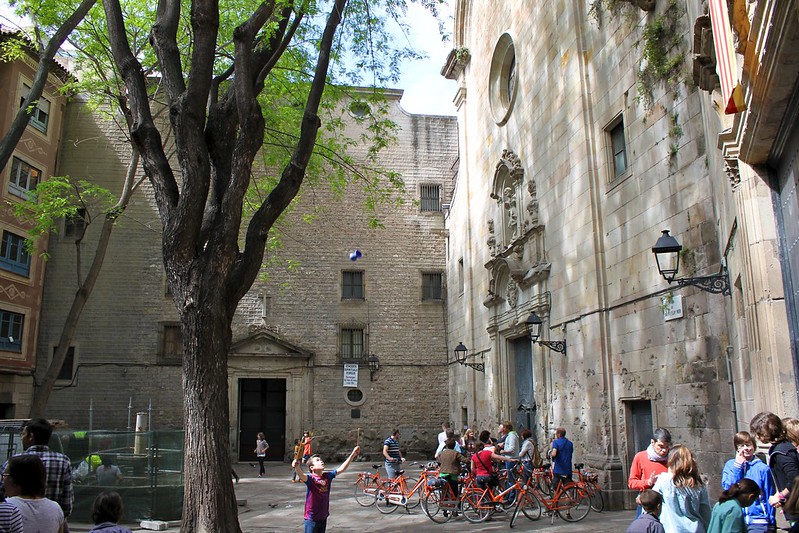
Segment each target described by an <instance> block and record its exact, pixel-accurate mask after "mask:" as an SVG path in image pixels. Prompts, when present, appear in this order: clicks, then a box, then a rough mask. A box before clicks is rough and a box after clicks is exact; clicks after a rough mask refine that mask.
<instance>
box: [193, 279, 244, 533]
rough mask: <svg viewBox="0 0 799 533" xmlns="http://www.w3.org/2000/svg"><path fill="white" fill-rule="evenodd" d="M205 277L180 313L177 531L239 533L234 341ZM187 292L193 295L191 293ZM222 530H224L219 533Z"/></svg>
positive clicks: (222, 305)
mask: <svg viewBox="0 0 799 533" xmlns="http://www.w3.org/2000/svg"><path fill="white" fill-rule="evenodd" d="M222 279H223V276H219V275H216V276H214V275H208V276H205V279H203V280H202V281H200V282H199V283H197V284H196V285H195V286H194V287H193V291H191V292H192V293H193V294H194V295H195V298H192V299H191V301H194V302H196V305H191V306H187V307H184V309H183V312H182V313H181V324H182V332H183V348H184V355H183V357H184V360H183V401H184V428H185V432H186V436H185V443H184V451H185V454H184V457H185V459H184V461H185V464H184V489H183V523H182V526H181V531H186V532H191V533H218V532H220V531H225V532H236V533H237V532H239V531H241V529H240V527H239V523H238V508H237V506H236V495H235V492H234V491H233V484H232V481H231V475H230V472H231V461H230V437H229V427H228V420H229V411H228V410H229V402H228V379H227V378H228V372H227V354H228V351H229V349H230V343H231V338H232V333H231V323H232V318H233V317H232V315H229V314H228V311H227V304H226V298H225V297H224V293H223V289H222V285H223V284H222V283H221V280H222ZM190 290H191V289H190ZM221 525H223V526H222V527H220V526H221Z"/></svg>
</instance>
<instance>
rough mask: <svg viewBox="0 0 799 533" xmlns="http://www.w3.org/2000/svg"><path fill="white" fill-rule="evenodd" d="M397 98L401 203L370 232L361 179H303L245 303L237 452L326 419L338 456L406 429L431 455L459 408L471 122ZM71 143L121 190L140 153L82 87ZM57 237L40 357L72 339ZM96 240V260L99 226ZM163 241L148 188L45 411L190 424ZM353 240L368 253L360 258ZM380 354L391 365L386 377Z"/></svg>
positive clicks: (234, 402)
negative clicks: (451, 223) (453, 347)
mask: <svg viewBox="0 0 799 533" xmlns="http://www.w3.org/2000/svg"><path fill="white" fill-rule="evenodd" d="M358 94H359V93H357V92H356V93H355V96H354V98H355V99H356V101H357V105H354V106H351V108H350V109H349V110H348V111H346V112H345V114H344V116H345V118H346V119H347V120H349V121H350V125H349V126H348V127H349V133H350V134H352V135H356V134H357V133H358V132H359V128H362V127H363V125H364V124H365V122H363V121H362V120H361V119H360V118H359V117H363V116H364V113H366V114H368V113H369V108H368V107H365V106H368V105H369V104H367V103H366V99H365V98H364V99H363V101H361V100H360V99H359V98H360V97H359V96H358ZM401 96H402V92H401V91H387V92H386V98H387V111H388V114H387V118H389V119H391V120H393V121H394V122H396V124H397V125H398V128H399V129H398V131H397V140H396V143H394V144H393V145H392V146H390V147H388V148H386V149H385V150H384V151H383V152H381V155H380V160H381V161H382V163H381V164H382V165H383V166H384V167H386V168H389V169H391V170H393V171H396V172H399V173H400V174H401V175H402V177H403V179H404V182H405V187H406V190H405V192H404V193H402V194H401V199H402V203H401V204H397V205H395V204H386V205H379V204H378V207H377V214H378V216H379V219H380V222H381V224H382V226H383V227H382V228H380V229H370V228H369V224H368V215H367V212H366V210H365V208H364V202H365V201H366V193H365V192H364V191H363V189H362V185H363V184H362V183H360V182H359V179H358V178H357V177H353V176H350V180H349V184H348V185H347V187H346V188H344V189H343V190H340V191H335V190H332V189H331V188H330V187H329V186H328V185H325V184H324V183H323V182H315V183H311V182H308V183H306V185H304V188H303V190H302V192H301V196H300V197H299V199H298V201H296V202H295V203H294V204H292V208H291V209H290V211H289V212H287V214H286V215H285V216H284V217H283V219H282V221H281V223H280V224H279V226H280V227H279V232H280V239H281V241H282V242H283V246H282V248H280V249H279V250H277V251H271V252H269V255H268V257H266V258H265V266H264V271H263V276H262V277H261V278H259V280H258V281H256V283H255V285H254V286H253V287H252V289H251V290H250V291H249V293H248V294H247V295H246V296H245V297H244V299H243V300H242V301H241V303H240V307H239V310H238V312H237V315H236V317H235V319H234V324H233V333H234V342H233V346H232V347H231V351H230V354H229V362H228V374H229V391H230V406H231V412H230V422H231V428H230V430H231V445H232V448H233V449H232V450H231V451H232V453H233V457H234V459H241V460H250V459H252V458H253V457H254V454H253V449H254V447H255V446H254V443H255V436H256V433H257V432H258V431H264V432H265V433H266V436H267V441H268V442H270V444H271V446H270V449H269V454H270V458H271V459H275V460H279V459H285V457H286V454H287V453H289V452H291V451H292V445H293V442H294V440H295V439H297V438H299V437H300V436H301V435H302V432H303V431H313V432H314V434H315V435H316V436H317V440H316V446H317V447H318V449H320V450H322V451H323V453H326V454H328V456H334V457H335V455H337V454H339V453H345V452H348V451H349V450H351V449H352V446H354V445H355V443H356V442H359V443H360V444H361V445H362V447H363V448H364V450H365V452H366V453H367V454H369V455H374V456H377V455H379V453H380V449H381V447H382V446H381V445H382V440H383V439H384V438H385V437H386V436H387V435H388V434H389V432H390V430H391V429H393V428H395V427H398V428H399V429H400V430H401V431H402V434H403V448H405V449H407V450H408V451H409V452H411V453H414V452H415V453H419V454H422V453H424V454H428V453H430V452H432V448H433V446H434V444H435V435H436V433H437V432H438V430H439V426H440V423H441V421H442V419H443V418H445V417H446V416H447V409H448V401H447V397H446V391H445V387H443V385H442V384H443V383H445V382H446V378H447V370H446V354H447V340H446V327H445V320H446V312H445V295H446V287H445V286H444V285H443V283H444V280H445V276H444V272H445V264H444V257H445V254H444V248H445V244H446V240H445V231H444V217H443V212H442V209H441V204H442V203H443V201H444V197H443V195H444V193H445V192H446V191H450V190H451V183H452V176H453V172H454V170H453V169H454V167H455V162H456V159H457V133H456V132H457V125H456V121H455V119H454V118H453V117H437V116H420V115H411V114H408V113H406V112H405V111H404V110H403V109H402V108H401V106H400V104H399V100H400V97H401ZM64 139H65V142H64V144H63V147H62V150H63V155H62V158H61V165H60V167H59V171H60V172H61V173H63V174H69V175H71V176H86V177H87V178H90V179H92V180H93V181H96V182H97V183H99V184H102V185H104V186H107V187H109V188H110V189H111V190H112V191H116V190H118V188H119V187H120V186H121V185H120V184H121V176H123V175H124V172H125V165H126V164H127V161H128V158H129V147H128V145H127V144H126V143H125V140H124V137H123V136H121V135H120V134H119V133H118V131H117V130H116V125H115V124H114V123H113V122H112V121H110V120H108V119H107V118H103V117H102V116H101V115H100V114H97V113H91V112H90V111H89V109H88V108H87V106H86V105H85V102H82V101H81V100H80V98H76V99H75V101H74V102H73V103H71V104H70V106H68V108H67V115H66V119H65V130H64ZM366 150H367V148H366V146H363V147H357V148H356V149H355V150H354V152H353V155H354V157H355V159H356V161H365V158H366ZM93 230H94V228H91V227H90V229H89V231H90V232H91V231H93ZM52 241H53V242H51V254H52V259H51V261H50V268H49V273H48V277H47V283H46V294H45V301H46V306H45V309H44V314H43V323H42V328H41V333H40V346H41V348H40V351H39V355H40V358H41V360H42V361H43V360H44V359H45V358H44V354H45V353H47V350H52V346H53V344H54V343H56V342H57V341H58V335H59V332H60V328H61V325H62V323H63V322H62V321H63V317H64V316H65V313H66V311H67V309H68V306H69V303H70V299H71V295H72V293H73V290H74V289H72V288H71V283H72V279H73V278H74V274H73V269H74V261H75V257H74V251H73V250H72V248H73V247H71V246H70V244H69V243H68V242H66V241H65V240H64V239H61V238H58V237H54V238H53V239H52ZM85 242H86V243H85V245H84V246H85V247H86V248H85V249H84V250H83V253H84V254H90V253H91V252H92V250H91V246H92V243H93V242H94V241H93V239H92V236H91V234H90V235H89V236H88V237H87V239H86V241H85ZM160 246H161V224H160V220H159V218H158V213H157V210H156V207H155V203H154V200H153V196H152V191H151V189H150V188H149V184H147V183H145V184H144V185H143V186H142V189H141V190H140V191H138V192H137V193H136V194H135V195H134V197H133V201H132V202H131V204H130V206H129V207H128V209H127V210H126V211H125V213H124V215H123V216H122V217H121V219H120V221H119V223H118V225H117V227H116V229H115V230H114V235H113V237H112V240H111V244H110V248H109V251H108V258H107V260H106V264H105V267H104V269H103V272H102V274H101V275H100V278H99V280H98V282H97V287H96V289H95V294H94V295H93V296H92V298H91V299H90V300H89V302H88V304H87V306H86V309H85V311H84V314H83V317H82V319H81V322H80V325H79V328H78V332H77V334H76V336H75V340H74V345H75V365H74V371H73V374H72V376H71V379H69V380H65V381H63V382H60V383H59V385H60V386H59V387H58V388H57V390H56V391H54V392H53V395H52V397H51V400H50V403H49V406H48V410H47V415H48V416H50V417H53V418H61V419H64V420H66V421H67V422H68V423H69V424H70V425H71V426H73V427H83V428H85V427H87V425H88V424H89V423H90V420H91V423H92V424H93V426H94V427H95V428H100V427H102V428H124V427H126V425H128V426H129V425H130V424H131V422H130V420H131V418H130V416H129V414H130V412H133V414H134V415H135V413H136V412H142V411H144V412H149V413H151V415H152V416H151V421H150V422H151V424H152V425H153V427H154V428H164V427H181V426H182V421H183V409H182V397H183V396H182V392H181V368H180V362H181V352H180V350H181V343H180V332H179V329H178V322H177V313H176V311H175V309H174V306H173V303H172V300H171V298H170V297H169V295H168V294H167V291H166V281H165V275H164V269H163V264H162V258H161V253H160V249H161V248H160ZM356 249H357V250H360V253H361V257H360V258H358V259H356V260H355V261H353V260H351V259H350V254H351V252H353V251H355V250H356ZM371 356H373V357H371ZM370 357H371V359H372V361H373V362H374V359H375V358H376V359H377V362H379V368H378V369H377V370H376V371H370V368H369V359H370ZM345 364H346V365H355V366H347V367H346V370H345ZM42 370H43V367H42V366H41V365H40V367H39V368H38V371H40V372H41V371H42ZM434 390H438V391H439V394H433V393H431V391H434ZM133 420H135V416H134V417H133Z"/></svg>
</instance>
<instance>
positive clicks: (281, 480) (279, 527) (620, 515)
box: [70, 462, 634, 533]
mask: <svg viewBox="0 0 799 533" xmlns="http://www.w3.org/2000/svg"><path fill="white" fill-rule="evenodd" d="M366 464H367V463H362V462H361V463H359V462H356V463H353V464H352V465H351V466H350V468H349V470H347V472H345V473H344V474H342V475H341V476H339V477H337V478H336V479H335V480H334V481H333V484H332V492H331V499H330V518H329V519H328V522H327V530H328V531H331V532H341V531H363V532H369V531H380V532H395V531H396V532H404V531H413V532H414V533H419V532H428V531H429V532H433V531H438V532H446V531H459V532H464V531H509V530H510V529H509V521H510V516H508V515H507V514H499V513H498V514H496V515H494V517H493V519H492V520H491V521H489V522H484V523H482V524H471V523H469V522H467V521H466V520H464V519H462V518H457V519H453V520H450V521H449V522H448V523H446V524H435V523H433V522H432V521H430V519H429V518H427V517H426V516H425V514H424V512H423V511H422V509H421V506H420V507H417V508H416V509H412V510H411V511H410V512H406V511H405V510H404V509H398V510H397V511H395V512H394V513H392V514H389V515H383V514H380V513H379V512H378V511H377V509H375V508H373V507H361V506H359V505H358V504H357V503H356V502H355V498H354V497H353V482H354V480H355V477H356V475H357V473H358V472H360V471H362V470H364V469H365V468H364V467H365V465H366ZM333 466H338V465H337V464H334V465H333ZM235 469H236V471H237V472H238V474H239V475H240V476H241V481H240V482H239V483H238V484H236V485H235V488H236V496H237V497H238V499H239V503H240V506H239V523H240V524H241V529H242V531H243V532H244V533H265V532H273V531H274V532H298V531H302V515H303V508H304V504H305V485H303V484H300V483H292V482H291V481H290V479H291V467H290V466H289V465H288V464H281V463H269V464H267V469H266V476H265V477H263V478H259V477H257V476H258V465H257V464H255V465H254V466H252V467H251V466H250V464H249V463H239V464H238V465H236V466H235ZM245 501H246V503H245ZM633 517H634V511H614V512H608V511H605V512H602V513H594V512H591V513H589V515H588V516H587V517H586V518H585V519H584V520H583V521H581V522H577V523H568V522H565V521H563V520H561V519H560V518H557V517H556V518H554V520H553V519H551V518H547V517H541V518H540V519H539V520H536V521H535V522H531V521H529V520H527V519H525V518H521V519H520V520H517V523H516V524H515V525H514V528H513V531H544V532H546V533H577V532H591V533H619V532H621V533H624V531H625V530H626V529H627V526H628V525H629V524H630V522H631V521H632V519H633ZM127 525H128V527H130V528H131V529H132V530H133V531H144V530H141V529H139V528H138V524H127ZM70 529H71V531H73V532H82V531H88V530H89V529H91V526H90V525H88V524H72V523H70ZM167 531H170V532H173V533H174V532H177V531H180V527H179V524H177V523H170V528H169V529H168V530H167Z"/></svg>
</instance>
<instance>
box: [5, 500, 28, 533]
mask: <svg viewBox="0 0 799 533" xmlns="http://www.w3.org/2000/svg"><path fill="white" fill-rule="evenodd" d="M0 533H23V530H22V515H21V514H20V512H19V509H17V506H16V505H13V504H10V503H8V502H2V503H0Z"/></svg>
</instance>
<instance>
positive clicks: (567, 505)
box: [556, 486, 591, 522]
mask: <svg viewBox="0 0 799 533" xmlns="http://www.w3.org/2000/svg"><path fill="white" fill-rule="evenodd" d="M556 509H557V511H556V512H557V513H558V516H560V517H561V518H562V519H564V520H565V521H567V522H579V521H580V520H582V519H583V518H585V517H586V516H588V513H589V512H591V499H590V498H589V497H588V495H586V494H585V493H584V492H582V491H581V490H580V489H579V488H577V487H576V486H571V487H568V488H566V489H563V492H561V494H560V496H558V502H557V506H556Z"/></svg>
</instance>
